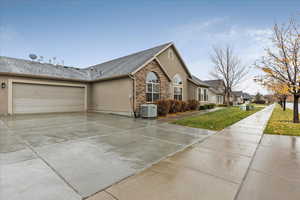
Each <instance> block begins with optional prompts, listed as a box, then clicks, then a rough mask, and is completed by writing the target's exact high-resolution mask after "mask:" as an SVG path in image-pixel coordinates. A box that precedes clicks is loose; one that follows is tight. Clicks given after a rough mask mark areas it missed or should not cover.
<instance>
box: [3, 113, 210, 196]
mask: <svg viewBox="0 0 300 200" xmlns="http://www.w3.org/2000/svg"><path fill="white" fill-rule="evenodd" d="M211 134H213V132H212V131H207V130H201V129H194V128H185V127H181V126H176V125H172V124H167V123H162V122H158V121H156V120H142V119H132V118H127V117H120V116H115V115H106V114H97V113H72V114H42V115H20V116H14V117H2V118H0V172H1V173H0V199H10V200H15V199H22V200H27V199H30V200H40V199H43V200H52V199H53V200H57V199H64V200H76V199H82V198H85V197H88V196H91V195H92V194H94V193H96V192H99V191H101V190H103V189H105V188H107V187H109V186H110V185H112V184H113V183H116V182H118V181H120V180H122V179H124V178H126V177H128V176H130V175H133V174H136V173H137V172H139V171H141V170H143V169H145V168H147V167H149V166H151V165H152V164H154V163H157V162H158V161H160V160H161V159H163V158H166V157H167V156H170V155H172V154H174V153H176V152H178V151H180V150H182V149H184V148H185V147H187V146H189V145H191V144H194V143H196V142H199V141H200V140H203V139H205V138H206V137H208V136H209V135H211Z"/></svg>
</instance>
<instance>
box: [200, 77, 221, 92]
mask: <svg viewBox="0 0 300 200" xmlns="http://www.w3.org/2000/svg"><path fill="white" fill-rule="evenodd" d="M204 82H205V83H206V84H208V85H209V86H210V89H211V90H212V92H214V93H216V94H223V93H224V90H223V89H222V86H223V81H222V80H207V81H204Z"/></svg>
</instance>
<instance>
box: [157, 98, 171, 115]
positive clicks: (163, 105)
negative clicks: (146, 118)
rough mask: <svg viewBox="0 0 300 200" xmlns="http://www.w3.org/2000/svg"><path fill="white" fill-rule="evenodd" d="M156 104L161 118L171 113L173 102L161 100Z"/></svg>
mask: <svg viewBox="0 0 300 200" xmlns="http://www.w3.org/2000/svg"><path fill="white" fill-rule="evenodd" d="M156 104H157V114H158V115H159V116H166V115H167V114H168V113H169V112H170V108H171V102H170V101H169V100H159V101H157V102H156Z"/></svg>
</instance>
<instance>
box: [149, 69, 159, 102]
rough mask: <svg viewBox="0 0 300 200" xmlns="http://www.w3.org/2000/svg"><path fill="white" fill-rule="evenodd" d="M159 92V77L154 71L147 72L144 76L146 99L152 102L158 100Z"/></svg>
mask: <svg viewBox="0 0 300 200" xmlns="http://www.w3.org/2000/svg"><path fill="white" fill-rule="evenodd" d="M159 93H160V85H159V79H158V77H157V75H156V74H155V73H154V72H149V73H148V74H147V77H146V101H147V102H154V101H157V100H159Z"/></svg>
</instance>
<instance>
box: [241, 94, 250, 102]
mask: <svg viewBox="0 0 300 200" xmlns="http://www.w3.org/2000/svg"><path fill="white" fill-rule="evenodd" d="M242 97H243V102H244V103H245V102H248V103H250V102H251V101H252V97H251V95H250V94H248V93H246V92H243V94H242Z"/></svg>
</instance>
